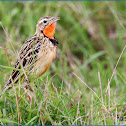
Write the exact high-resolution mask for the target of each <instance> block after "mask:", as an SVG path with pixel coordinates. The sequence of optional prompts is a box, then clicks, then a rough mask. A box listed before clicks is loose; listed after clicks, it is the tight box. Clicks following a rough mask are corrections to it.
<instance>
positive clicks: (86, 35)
mask: <svg viewBox="0 0 126 126" xmlns="http://www.w3.org/2000/svg"><path fill="white" fill-rule="evenodd" d="M125 8H126V2H99V1H98V2H97V1H95V2H90V1H85V2H82V1H81V2H71V1H69V2H57V1H55V2H50V1H48V2H34V1H29V2H22V1H21V2H0V21H1V24H2V25H0V88H1V90H2V88H3V87H4V85H5V83H6V82H7V80H8V78H9V75H10V73H11V70H12V69H13V66H14V64H15V62H16V54H17V51H19V50H20V48H21V46H22V45H23V43H24V41H25V40H26V39H27V38H28V37H30V36H32V35H33V34H34V32H35V27H36V23H37V21H38V19H39V18H40V17H42V16H59V17H60V18H61V20H60V21H58V23H57V26H56V33H55V37H56V38H57V40H58V41H59V45H58V48H57V57H56V59H55V60H54V61H53V63H52V65H51V67H50V69H49V70H48V71H47V72H46V73H45V74H44V75H43V76H41V77H40V78H37V79H35V80H34V79H32V81H31V85H32V86H33V88H34V93H33V94H32V95H33V99H32V103H30V102H29V101H28V99H27V98H28V96H27V94H25V93H24V90H23V89H22V88H21V89H20V85H19V84H17V85H15V88H12V89H10V90H9V91H6V92H4V93H2V94H1V97H0V124H1V125H13V124H15V125H18V124H22V125H41V124H46V125H47V124H48V125H49V124H50V125H51V124H57V125H71V124H73V125H75V124H78V125H80V124H82V125H89V124H90V125H98V124H99V125H104V124H107V125H113V124H118V125H119V124H125V125H126V121H125V120H126V93H125V92H126V79H125V77H126V50H124V52H123V54H122V57H121V59H120V61H119V64H118V66H117V68H116V71H115V74H114V76H113V78H112V80H111V82H110V89H109V88H108V89H109V90H107V87H108V79H109V80H110V78H111V76H112V73H113V70H114V67H115V65H116V63H117V60H118V58H119V56H120V54H121V52H122V50H123V48H124V46H125V44H126V28H125V26H126V14H125ZM2 26H3V27H4V29H3V28H2ZM4 30H5V31H4ZM98 71H99V74H98ZM98 75H99V76H98ZM100 84H101V88H100ZM19 89H20V90H19ZM101 91H102V95H101ZM102 98H103V101H102ZM117 115H118V118H117ZM120 117H123V118H124V120H123V121H120Z"/></svg>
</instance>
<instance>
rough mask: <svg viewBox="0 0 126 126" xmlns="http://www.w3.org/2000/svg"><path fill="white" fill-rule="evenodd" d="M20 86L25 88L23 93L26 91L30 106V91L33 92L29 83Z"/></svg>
mask: <svg viewBox="0 0 126 126" xmlns="http://www.w3.org/2000/svg"><path fill="white" fill-rule="evenodd" d="M22 88H23V89H24V90H25V93H27V95H28V98H29V102H30V106H31V103H32V94H31V92H32V93H33V89H32V88H31V87H30V86H29V85H26V86H23V87H22Z"/></svg>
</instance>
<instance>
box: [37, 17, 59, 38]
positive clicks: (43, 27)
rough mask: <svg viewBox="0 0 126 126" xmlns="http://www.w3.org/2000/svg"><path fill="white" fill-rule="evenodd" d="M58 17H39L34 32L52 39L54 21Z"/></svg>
mask: <svg viewBox="0 0 126 126" xmlns="http://www.w3.org/2000/svg"><path fill="white" fill-rule="evenodd" d="M59 19H60V18H59V17H51V16H46V17H42V18H40V19H39V21H38V23H37V25H36V34H38V35H41V34H44V35H45V36H47V37H48V38H51V39H54V33H55V26H56V22H57V21H58V20H59Z"/></svg>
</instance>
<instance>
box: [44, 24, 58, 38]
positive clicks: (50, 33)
mask: <svg viewBox="0 0 126 126" xmlns="http://www.w3.org/2000/svg"><path fill="white" fill-rule="evenodd" d="M55 26H56V23H53V24H51V25H47V26H46V27H45V29H44V30H43V33H44V35H45V36H47V37H48V38H51V39H54V33H55Z"/></svg>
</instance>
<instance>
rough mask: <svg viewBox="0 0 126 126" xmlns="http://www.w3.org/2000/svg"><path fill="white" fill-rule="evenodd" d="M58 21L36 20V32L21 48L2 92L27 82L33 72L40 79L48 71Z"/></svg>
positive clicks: (55, 18)
mask: <svg viewBox="0 0 126 126" xmlns="http://www.w3.org/2000/svg"><path fill="white" fill-rule="evenodd" d="M58 20H60V17H51V16H44V17H41V18H40V19H39V20H38V22H37V25H36V32H35V34H34V35H33V36H31V37H30V38H28V39H27V40H26V41H25V42H24V44H23V46H22V47H21V49H20V51H19V53H18V56H17V61H16V64H15V66H14V68H15V69H13V70H12V73H11V75H10V77H9V80H8V81H7V83H6V84H5V86H4V88H3V91H4V90H5V89H8V88H10V87H11V86H10V85H11V84H14V83H18V81H19V80H22V81H23V82H29V81H30V75H33V74H34V72H36V75H37V76H39V77H40V76H41V75H43V74H44V73H45V72H46V71H47V70H48V68H49V67H50V65H51V63H52V61H53V59H54V58H55V57H56V48H57V45H58V41H57V39H56V38H55V37H54V33H55V27H56V22H57V21H58ZM20 69H21V70H22V71H21V70H20ZM26 72H27V73H26Z"/></svg>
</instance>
